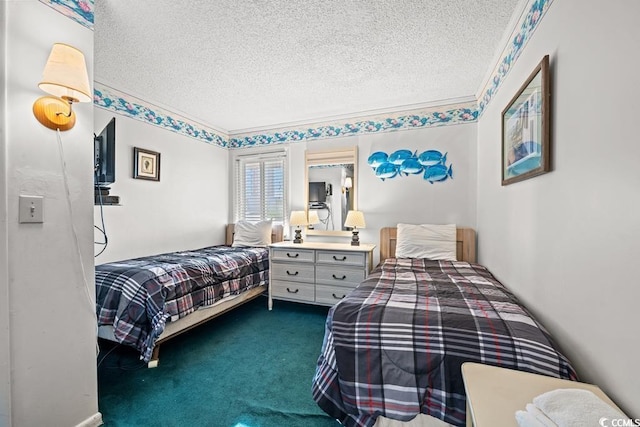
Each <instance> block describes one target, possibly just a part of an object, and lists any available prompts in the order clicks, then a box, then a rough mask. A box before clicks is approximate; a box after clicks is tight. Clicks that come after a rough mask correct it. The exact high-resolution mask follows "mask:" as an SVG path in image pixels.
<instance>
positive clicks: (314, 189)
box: [309, 182, 327, 203]
mask: <svg viewBox="0 0 640 427" xmlns="http://www.w3.org/2000/svg"><path fill="white" fill-rule="evenodd" d="M326 201H327V185H326V184H325V183H324V182H310V183H309V203H324V202H326Z"/></svg>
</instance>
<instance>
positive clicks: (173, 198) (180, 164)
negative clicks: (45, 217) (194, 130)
mask: <svg viewBox="0 0 640 427" xmlns="http://www.w3.org/2000/svg"><path fill="white" fill-rule="evenodd" d="M94 114H95V127H94V130H95V133H96V134H97V133H99V132H100V131H102V129H103V128H104V126H105V125H106V124H107V123H108V122H109V120H111V118H112V117H115V118H116V182H115V183H114V184H112V185H111V186H110V188H111V191H110V194H113V195H117V196H120V203H121V206H104V208H103V212H104V221H105V227H106V229H107V235H108V239H109V244H108V246H107V249H106V250H105V251H104V253H103V254H102V255H100V256H99V257H97V258H96V264H102V263H105V262H109V261H114V260H122V259H128V258H134V257H139V256H145V255H154V254H158V253H164V252H170V251H176V250H183V249H197V248H201V247H205V246H211V245H215V244H223V243H224V230H225V225H226V223H227V217H228V212H229V210H230V208H229V191H230V190H229V185H228V183H229V181H228V175H229V174H228V165H227V162H228V154H227V150H225V149H223V148H219V147H217V146H214V145H211V144H206V143H204V142H201V141H197V140H195V139H193V138H188V137H186V136H183V135H180V134H177V133H175V132H170V131H167V130H164V129H161V128H159V127H156V126H152V125H149V124H146V123H143V122H141V121H138V120H135V119H132V118H129V117H126V116H123V115H120V114H117V113H114V112H111V111H107V110H104V109H102V108H98V107H95V108H94ZM133 147H139V148H144V149H147V150H152V151H157V152H159V153H160V181H159V182H156V181H147V180H142V179H133V160H134V159H133ZM94 221H95V224H96V225H101V220H100V209H99V207H98V206H96V207H95V210H94ZM100 239H102V237H101V236H100V235H99V234H97V233H96V241H98V240H100ZM100 249H101V247H100V246H99V245H96V247H95V250H96V253H98V252H99V250H100Z"/></svg>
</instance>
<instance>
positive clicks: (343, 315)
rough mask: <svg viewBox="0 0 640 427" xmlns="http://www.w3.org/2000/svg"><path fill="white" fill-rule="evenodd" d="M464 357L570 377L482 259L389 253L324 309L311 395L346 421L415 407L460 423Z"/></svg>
mask: <svg viewBox="0 0 640 427" xmlns="http://www.w3.org/2000/svg"><path fill="white" fill-rule="evenodd" d="M463 362H479V363H485V364H489V365H494V366H502V367H506V368H512V369H517V370H520V371H526V372H533V373H538V374H543V375H548V376H552V377H557V378H564V379H571V380H576V379H577V377H576V373H575V371H574V369H573V367H572V366H571V365H570V363H569V361H568V360H567V359H566V358H565V357H564V356H563V355H562V353H560V351H559V350H558V348H557V346H556V345H555V344H554V343H553V341H552V339H551V337H550V336H549V334H548V333H547V332H546V330H545V329H544V328H543V327H542V326H541V325H540V324H539V323H538V322H537V321H536V320H535V319H534V318H533V317H532V316H531V315H530V314H529V312H528V311H527V310H526V309H525V308H524V307H522V305H520V304H519V303H518V301H517V299H516V298H515V296H514V295H513V294H512V293H511V292H510V291H509V290H507V289H506V288H505V287H504V286H503V285H502V284H501V283H500V282H498V281H497V280H496V279H495V278H494V277H493V275H492V274H491V273H490V272H489V271H488V270H487V269H486V268H485V267H483V266H481V265H477V264H469V263H466V262H450V261H428V260H423V259H395V258H391V259H387V260H385V262H384V263H383V264H381V265H380V266H378V267H376V268H375V269H374V271H373V272H372V273H371V275H369V277H368V278H367V279H366V280H365V281H364V282H363V283H361V284H360V286H358V287H357V288H356V289H355V290H354V291H353V292H351V293H350V294H349V295H348V296H347V297H346V298H345V299H343V300H341V301H340V302H339V303H338V304H336V305H335V306H334V307H332V308H331V309H330V311H329V314H328V316H327V322H326V330H325V338H324V343H323V345H322V351H321V354H320V357H319V359H318V366H317V369H316V373H315V376H314V378H313V385H312V392H313V398H314V399H315V401H316V402H317V403H318V405H319V406H320V407H321V408H322V409H323V410H324V411H325V412H326V413H327V414H329V415H331V416H332V417H334V418H336V419H338V420H339V421H340V422H342V423H343V424H344V425H345V426H367V427H369V426H372V425H373V424H374V423H375V421H376V418H377V417H378V416H379V415H384V416H385V417H388V418H392V419H397V420H402V421H407V420H410V419H412V418H414V417H415V416H416V415H417V414H419V413H423V414H428V415H431V416H433V417H436V418H439V419H442V420H444V421H446V422H448V423H450V424H453V425H457V426H464V425H465V409H466V408H465V391H464V384H463V380H462V374H461V365H462V363H463Z"/></svg>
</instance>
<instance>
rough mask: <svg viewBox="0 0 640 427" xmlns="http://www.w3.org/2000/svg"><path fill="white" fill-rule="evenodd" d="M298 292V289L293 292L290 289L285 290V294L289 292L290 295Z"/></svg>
mask: <svg viewBox="0 0 640 427" xmlns="http://www.w3.org/2000/svg"><path fill="white" fill-rule="evenodd" d="M299 290H300V289H296V290H295V291H292V290H291V289H289V288H287V292H289V293H290V294H297V293H298V291H299Z"/></svg>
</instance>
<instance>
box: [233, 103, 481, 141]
mask: <svg viewBox="0 0 640 427" xmlns="http://www.w3.org/2000/svg"><path fill="white" fill-rule="evenodd" d="M477 120H478V109H477V104H476V102H475V101H470V102H466V103H461V104H454V105H448V106H447V105H442V106H437V107H432V108H428V109H427V108H425V109H419V110H410V111H406V112H402V113H396V114H395V115H391V114H381V115H376V116H365V117H360V118H354V119H345V120H342V121H332V122H318V123H313V124H309V125H308V126H309V127H306V128H305V127H303V126H292V127H289V128H280V129H277V130H274V131H272V132H268V133H257V134H256V133H249V134H240V135H233V136H232V138H231V140H230V141H229V148H243V147H253V146H262V145H273V144H283V143H287V142H300V141H309V140H317V139H325V138H338V137H345V136H353V135H366V134H373V133H382V132H391V131H398V130H408V129H420V128H425V127H435V126H445V125H454V124H462V123H472V122H476V121H477Z"/></svg>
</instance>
